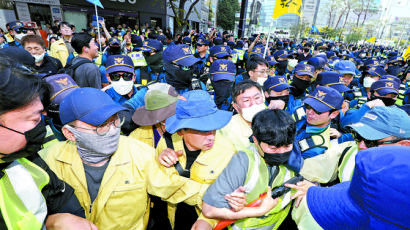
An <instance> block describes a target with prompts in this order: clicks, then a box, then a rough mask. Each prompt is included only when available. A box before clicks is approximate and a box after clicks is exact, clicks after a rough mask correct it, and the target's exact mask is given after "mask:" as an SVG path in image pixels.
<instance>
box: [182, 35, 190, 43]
mask: <svg viewBox="0 0 410 230" xmlns="http://www.w3.org/2000/svg"><path fill="white" fill-rule="evenodd" d="M191 43H192V39H191V38H190V37H188V36H186V37H183V38H182V44H185V45H191Z"/></svg>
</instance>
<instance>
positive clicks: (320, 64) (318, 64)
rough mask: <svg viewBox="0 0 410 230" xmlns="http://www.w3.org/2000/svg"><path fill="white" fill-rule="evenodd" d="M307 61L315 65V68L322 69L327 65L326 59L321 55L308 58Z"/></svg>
mask: <svg viewBox="0 0 410 230" xmlns="http://www.w3.org/2000/svg"><path fill="white" fill-rule="evenodd" d="M307 63H308V64H309V65H312V66H313V67H315V69H322V68H324V67H325V65H326V61H325V60H324V59H323V58H321V57H311V58H309V59H308V61H307Z"/></svg>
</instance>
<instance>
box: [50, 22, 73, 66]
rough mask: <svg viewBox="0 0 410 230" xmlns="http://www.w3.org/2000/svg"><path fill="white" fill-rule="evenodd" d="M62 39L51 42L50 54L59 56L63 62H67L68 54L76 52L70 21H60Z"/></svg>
mask: <svg viewBox="0 0 410 230" xmlns="http://www.w3.org/2000/svg"><path fill="white" fill-rule="evenodd" d="M59 26H60V33H61V39H60V40H58V41H56V42H54V43H53V44H51V47H50V56H52V57H54V58H57V59H58V60H60V61H61V64H63V66H65V65H66V64H67V59H68V56H69V55H70V54H71V53H73V52H74V49H73V47H72V46H71V38H72V37H73V30H72V29H71V25H70V24H69V23H68V22H61V23H60V25H59Z"/></svg>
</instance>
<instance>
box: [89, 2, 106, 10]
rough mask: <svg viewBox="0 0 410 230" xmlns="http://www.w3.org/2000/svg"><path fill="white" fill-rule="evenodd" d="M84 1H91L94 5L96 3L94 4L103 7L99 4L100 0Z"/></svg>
mask: <svg viewBox="0 0 410 230" xmlns="http://www.w3.org/2000/svg"><path fill="white" fill-rule="evenodd" d="M86 1H87V2H89V3H91V4H94V5H96V6H99V7H100V8H103V9H104V7H103V5H102V4H101V2H100V0H86Z"/></svg>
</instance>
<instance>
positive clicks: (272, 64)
mask: <svg viewBox="0 0 410 230" xmlns="http://www.w3.org/2000/svg"><path fill="white" fill-rule="evenodd" d="M266 61H268V64H269V74H268V76H275V71H276V69H275V67H276V64H277V62H276V60H275V57H274V56H273V55H267V56H266Z"/></svg>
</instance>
